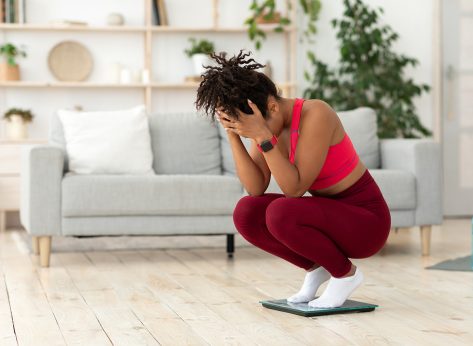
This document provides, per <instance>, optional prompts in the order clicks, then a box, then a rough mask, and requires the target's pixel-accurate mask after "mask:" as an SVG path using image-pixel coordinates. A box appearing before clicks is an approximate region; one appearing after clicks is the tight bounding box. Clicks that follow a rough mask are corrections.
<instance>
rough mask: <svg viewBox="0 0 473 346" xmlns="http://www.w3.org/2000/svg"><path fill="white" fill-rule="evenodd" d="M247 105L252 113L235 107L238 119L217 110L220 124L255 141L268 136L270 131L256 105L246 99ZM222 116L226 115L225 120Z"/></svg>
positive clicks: (270, 134)
mask: <svg viewBox="0 0 473 346" xmlns="http://www.w3.org/2000/svg"><path fill="white" fill-rule="evenodd" d="M248 105H249V106H250V107H251V109H252V110H253V114H246V113H243V112H242V111H240V110H238V109H237V112H238V113H239V120H236V119H231V118H230V117H228V116H226V115H225V113H223V112H221V111H219V114H220V115H221V117H220V119H221V122H222V125H223V126H224V127H225V128H226V130H227V131H232V132H234V133H236V134H238V135H240V136H243V137H247V138H252V139H254V140H256V141H261V140H262V139H268V138H270V137H271V136H272V133H271V131H270V130H269V128H268V126H267V125H266V121H265V120H264V118H263V115H262V114H261V111H260V110H259V109H258V106H257V105H256V104H254V103H253V102H251V101H250V100H248ZM223 117H226V118H227V120H224V119H222V118H223ZM268 136H269V137H268Z"/></svg>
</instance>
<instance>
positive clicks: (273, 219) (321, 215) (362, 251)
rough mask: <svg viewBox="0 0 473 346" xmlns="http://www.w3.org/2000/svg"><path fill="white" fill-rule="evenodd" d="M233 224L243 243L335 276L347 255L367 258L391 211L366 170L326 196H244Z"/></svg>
mask: <svg viewBox="0 0 473 346" xmlns="http://www.w3.org/2000/svg"><path fill="white" fill-rule="evenodd" d="M233 222H234V224H235V227H236V228H237V230H238V232H239V233H240V234H241V235H242V236H243V238H245V239H246V240H247V241H249V242H250V243H252V244H253V245H256V246H257V247H259V248H261V249H262V250H264V251H266V252H269V253H271V254H273V255H276V256H278V257H281V258H283V259H285V260H287V261H289V262H291V263H293V264H294V265H296V266H298V267H301V268H304V269H306V270H307V269H310V268H311V267H313V266H314V264H318V265H321V266H322V267H324V268H325V269H327V271H328V272H330V274H331V275H332V276H334V277H337V278H338V277H342V276H344V275H345V274H347V273H348V272H349V271H350V269H351V264H352V263H351V261H350V260H349V257H351V258H366V257H370V256H372V255H374V254H375V253H377V252H378V251H379V250H380V249H381V248H382V247H383V246H384V244H385V242H386V240H387V238H388V235H389V231H390V229H391V214H390V212H389V208H388V206H387V204H386V201H385V200H384V197H383V195H382V193H381V191H380V189H379V187H378V185H377V184H376V182H375V181H374V179H373V177H372V176H371V174H370V173H369V171H368V169H367V170H366V172H365V173H364V174H363V176H362V177H361V178H360V179H359V180H358V181H357V182H355V184H353V185H352V186H350V187H349V188H348V189H346V190H344V191H342V192H339V193H337V194H335V195H330V196H326V197H325V196H324V197H322V196H301V197H297V198H293V197H285V196H284V194H280V193H265V194H263V195H261V196H249V195H248V196H244V197H243V198H241V199H240V200H239V201H238V203H237V205H236V207H235V210H234V212H233Z"/></svg>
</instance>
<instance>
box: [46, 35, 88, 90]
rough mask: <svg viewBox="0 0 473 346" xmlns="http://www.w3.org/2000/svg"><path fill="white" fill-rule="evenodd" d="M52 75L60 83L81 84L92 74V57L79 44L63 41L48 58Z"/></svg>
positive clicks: (53, 49) (52, 50)
mask: <svg viewBox="0 0 473 346" xmlns="http://www.w3.org/2000/svg"><path fill="white" fill-rule="evenodd" d="M48 64H49V69H50V71H51V73H52V74H53V75H54V77H56V79H58V80H60V81H67V82H80V81H83V80H85V79H87V77H89V75H90V73H91V72H92V66H93V61H92V55H91V54H90V52H89V50H88V49H87V48H86V47H85V46H84V45H82V44H81V43H79V42H75V41H63V42H60V43H58V44H57V45H55V46H54V47H53V48H52V49H51V51H50V52H49V56H48Z"/></svg>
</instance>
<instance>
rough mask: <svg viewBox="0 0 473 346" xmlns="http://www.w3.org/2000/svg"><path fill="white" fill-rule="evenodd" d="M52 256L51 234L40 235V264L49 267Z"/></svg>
mask: <svg viewBox="0 0 473 346" xmlns="http://www.w3.org/2000/svg"><path fill="white" fill-rule="evenodd" d="M50 257H51V236H50V235H49V236H41V237H39V264H40V265H41V267H49V258H50Z"/></svg>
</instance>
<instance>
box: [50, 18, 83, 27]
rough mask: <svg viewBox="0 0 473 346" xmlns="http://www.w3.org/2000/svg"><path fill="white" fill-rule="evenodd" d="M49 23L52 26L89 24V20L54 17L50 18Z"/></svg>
mask: <svg viewBox="0 0 473 346" xmlns="http://www.w3.org/2000/svg"><path fill="white" fill-rule="evenodd" d="M48 23H49V25H52V26H87V25H88V23H87V22H83V21H81V20H69V19H53V20H50V21H49V22H48Z"/></svg>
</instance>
